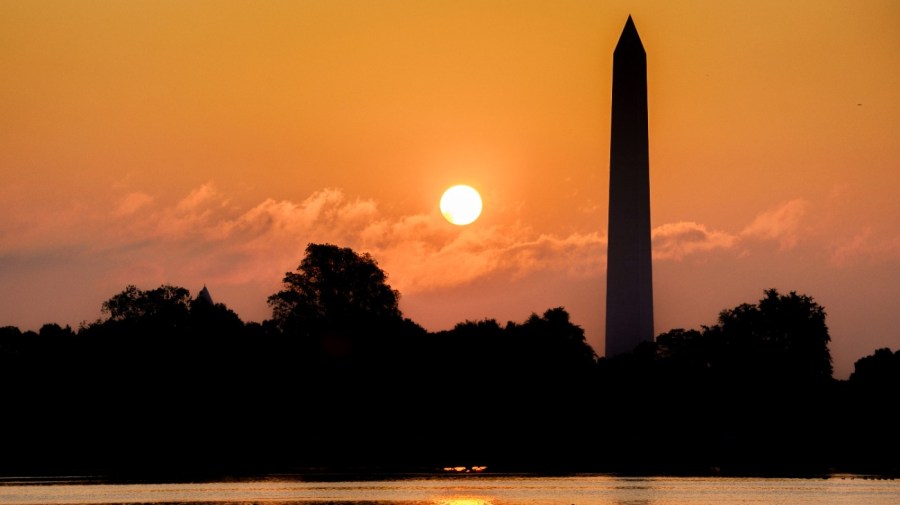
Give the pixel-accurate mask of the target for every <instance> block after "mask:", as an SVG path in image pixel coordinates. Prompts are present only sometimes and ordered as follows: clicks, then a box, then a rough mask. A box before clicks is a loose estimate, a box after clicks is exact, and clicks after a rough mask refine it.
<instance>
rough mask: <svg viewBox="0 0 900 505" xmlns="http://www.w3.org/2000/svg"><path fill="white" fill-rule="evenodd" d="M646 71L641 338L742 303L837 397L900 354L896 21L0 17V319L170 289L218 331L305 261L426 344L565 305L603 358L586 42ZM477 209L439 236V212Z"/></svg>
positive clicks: (791, 5) (273, 5)
mask: <svg viewBox="0 0 900 505" xmlns="http://www.w3.org/2000/svg"><path fill="white" fill-rule="evenodd" d="M629 13H631V14H632V15H633V16H634V19H635V22H636V25H637V28H638V31H639V32H640V34H641V37H642V39H643V41H644V45H645V47H646V50H647V53H648V62H649V63H648V64H649V90H650V91H649V92H650V95H649V105H650V111H651V112H650V145H651V147H650V149H651V152H650V161H651V167H650V170H651V195H652V203H651V207H652V221H653V227H654V248H655V252H654V258H655V259H654V286H655V308H656V327H657V332H661V331H665V330H668V329H671V328H674V327H695V328H696V327H699V325H701V324H712V323H714V322H715V318H716V315H717V313H718V311H719V310H721V309H724V308H729V307H732V306H734V305H737V304H739V303H742V302H754V301H756V300H758V299H759V298H760V297H761V296H762V292H763V290H764V289H766V288H770V287H774V288H777V289H779V290H782V291H791V290H796V291H799V292H802V293H805V294H808V295H811V296H813V297H814V298H815V299H816V300H817V301H819V302H820V303H821V304H822V305H824V306H825V308H826V310H827V312H828V321H829V326H830V328H831V334H832V338H833V343H832V352H833V355H834V357H835V367H836V372H837V375H838V376H841V377H846V375H848V374H849V372H850V371H851V370H852V363H853V361H855V360H856V359H858V358H859V357H861V356H863V355H866V354H870V353H871V351H873V350H874V349H875V348H877V347H891V348H893V349H897V348H898V347H900V331H898V330H897V328H898V326H900V310H898V302H897V300H900V231H898V230H900V203H898V200H897V196H896V194H897V192H898V190H900V141H898V140H897V135H898V132H900V4H898V3H897V2H894V1H882V2H877V1H822V0H816V1H798V2H788V3H784V2H775V1H773V2H760V1H756V2H740V3H737V2H717V1H706V2H703V1H693V2H690V1H685V2H666V1H659V2H615V1H607V2H595V1H571V0H560V1H555V2H546V1H535V2H527V1H516V2H506V1H490V0H481V1H471V2H469V1H455V2H424V1H393V0H385V1H378V2H367V1H358V0H357V1H336V0H323V1H317V0H306V1H302V2H295V1H283V2H282V1H267V0H258V1H252V2H251V1H246V2H221V1H213V2H199V1H142V0H133V1H129V2H120V1H81V2H74V1H67V2H44V1H40V0H33V1H28V2H2V3H0V118H2V119H0V178H2V179H0V325H7V324H10V325H16V326H20V327H22V328H23V329H25V328H31V329H37V328H38V327H40V325H41V324H42V323H45V322H51V321H55V322H59V323H61V324H71V325H77V324H78V323H79V322H81V321H85V320H87V321H91V320H94V319H96V318H98V317H100V312H99V307H100V304H101V302H102V301H103V300H105V299H107V298H109V297H110V296H112V295H113V294H116V293H117V292H119V291H121V290H122V289H123V288H124V287H125V285H126V284H130V283H133V284H137V285H138V286H139V287H142V288H153V287H156V286H158V285H160V284H162V283H173V284H177V285H182V286H185V287H188V288H189V289H191V290H192V291H193V292H195V293H196V292H197V291H198V290H199V289H200V287H201V286H203V285H204V284H206V285H208V286H209V289H210V291H211V292H212V294H213V296H214V297H215V299H216V300H217V301H220V302H223V303H225V304H227V305H228V306H229V307H231V308H233V309H235V310H236V311H237V312H238V313H239V314H240V315H241V317H242V318H244V319H245V320H261V319H264V318H266V317H268V316H269V312H268V309H267V307H266V305H265V298H266V296H268V295H269V294H271V293H274V292H275V291H277V289H278V287H279V281H280V279H281V276H282V275H283V274H284V272H285V271H287V270H291V269H293V268H294V267H296V265H297V263H298V262H299V260H300V258H301V257H302V251H303V249H304V247H305V245H306V243H308V242H324V241H329V242H333V243H337V244H340V245H344V246H349V247H353V248H354V249H357V250H358V251H367V252H370V253H372V254H373V255H374V256H375V258H376V259H377V260H378V261H379V264H380V265H381V266H382V267H383V268H384V269H385V270H386V271H387V272H388V274H389V281H390V283H391V284H392V286H394V287H395V288H397V289H399V290H400V291H401V293H402V295H403V296H402V299H401V308H402V309H403V310H404V312H405V314H406V315H407V316H409V317H411V318H413V319H414V320H416V321H417V322H419V323H420V324H423V325H424V326H426V327H427V328H429V329H433V330H437V329H443V328H448V327H450V326H452V325H453V324H454V323H456V322H459V321H462V320H465V319H481V318H485V317H493V318H497V319H499V320H500V321H501V322H504V321H506V320H516V321H521V320H523V319H525V318H526V317H527V316H528V315H529V314H530V313H531V312H533V311H537V312H542V311H543V310H545V309H547V308H550V307H554V306H560V305H562V306H565V307H566V308H567V309H568V310H569V311H570V312H571V313H572V316H573V319H574V321H575V322H576V323H577V324H580V325H581V326H583V327H584V328H585V329H586V331H587V333H588V336H589V340H590V342H591V343H592V344H593V345H594V346H595V348H596V349H598V350H602V348H603V347H602V345H601V344H602V338H603V335H602V326H603V325H602V321H603V308H604V292H605V290H604V286H605V251H606V210H607V209H606V205H607V190H608V186H607V184H608V169H609V159H608V156H609V107H610V84H611V70H612V68H611V67H612V50H613V48H614V46H615V43H616V41H617V39H618V35H619V33H620V31H621V29H622V26H623V25H624V22H625V19H626V18H627V16H628V14H629ZM457 183H466V184H470V185H472V186H474V187H476V188H478V189H479V190H480V191H481V193H482V196H483V197H484V202H485V209H484V213H483V214H482V217H481V218H480V219H479V220H478V221H476V222H475V224H473V225H470V226H467V227H462V228H460V227H455V226H453V225H450V224H447V223H446V222H445V221H444V220H443V218H442V217H441V216H440V212H439V211H438V200H439V198H440V195H441V192H442V191H443V189H445V188H446V187H448V186H451V185H453V184H457Z"/></svg>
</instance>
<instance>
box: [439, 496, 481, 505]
mask: <svg viewBox="0 0 900 505" xmlns="http://www.w3.org/2000/svg"><path fill="white" fill-rule="evenodd" d="M434 505H494V502H493V501H492V500H491V499H489V498H473V497H470V496H465V497H454V498H438V499H436V500H435V501H434Z"/></svg>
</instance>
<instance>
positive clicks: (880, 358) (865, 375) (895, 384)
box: [850, 347, 900, 392]
mask: <svg viewBox="0 0 900 505" xmlns="http://www.w3.org/2000/svg"><path fill="white" fill-rule="evenodd" d="M850 384H851V385H852V386H854V387H857V388H866V389H871V388H875V389H880V390H889V389H893V390H894V391H896V392H900V351H897V352H891V350H890V349H888V348H886V347H885V348H882V349H876V350H875V352H874V353H872V354H871V355H869V356H865V357H863V358H860V359H858V360H857V361H856V363H854V365H853V373H852V374H850Z"/></svg>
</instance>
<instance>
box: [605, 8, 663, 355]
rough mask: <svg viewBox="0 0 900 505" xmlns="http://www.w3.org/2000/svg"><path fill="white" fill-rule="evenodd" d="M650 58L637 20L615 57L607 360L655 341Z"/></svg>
mask: <svg viewBox="0 0 900 505" xmlns="http://www.w3.org/2000/svg"><path fill="white" fill-rule="evenodd" d="M647 137H648V135H647V55H646V53H645V52H644V46H643V44H641V38H640V36H639V35H638V32H637V28H635V26H634V21H633V20H632V19H631V16H628V21H627V22H626V23H625V29H624V30H622V35H621V36H620V37H619V43H618V44H617V45H616V49H615V51H614V52H613V86H612V126H611V139H610V148H609V241H608V245H607V248H608V249H607V269H606V356H607V357H610V356H614V355H616V354H622V353H626V352H631V351H632V350H634V348H635V346H636V345H638V344H639V343H641V342H650V341H653V273H652V266H651V255H650V157H649V141H648V138H647Z"/></svg>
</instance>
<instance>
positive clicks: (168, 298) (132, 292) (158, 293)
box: [100, 285, 191, 324]
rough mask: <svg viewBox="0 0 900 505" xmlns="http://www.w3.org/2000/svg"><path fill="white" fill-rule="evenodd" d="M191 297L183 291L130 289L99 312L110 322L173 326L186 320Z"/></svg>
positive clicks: (168, 287) (169, 288) (126, 289)
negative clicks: (147, 321) (150, 321)
mask: <svg viewBox="0 0 900 505" xmlns="http://www.w3.org/2000/svg"><path fill="white" fill-rule="evenodd" d="M190 304H191V293H190V291H188V290H187V289H185V288H182V287H177V286H170V285H162V286H160V287H158V288H156V289H151V290H149V291H142V290H140V289H138V288H137V287H135V286H134V285H129V286H127V287H126V288H125V290H124V291H122V292H121V293H119V294H117V295H115V296H113V297H112V298H110V299H109V300H107V301H105V302H103V305H102V306H101V307H100V310H101V311H102V312H103V313H104V314H108V315H109V319H110V320H111V321H129V320H132V321H136V320H148V319H149V320H154V321H158V322H168V323H170V324H175V323H177V322H178V321H180V320H183V319H185V318H186V317H187V314H188V311H189V309H190Z"/></svg>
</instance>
